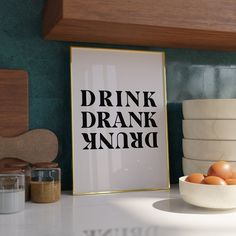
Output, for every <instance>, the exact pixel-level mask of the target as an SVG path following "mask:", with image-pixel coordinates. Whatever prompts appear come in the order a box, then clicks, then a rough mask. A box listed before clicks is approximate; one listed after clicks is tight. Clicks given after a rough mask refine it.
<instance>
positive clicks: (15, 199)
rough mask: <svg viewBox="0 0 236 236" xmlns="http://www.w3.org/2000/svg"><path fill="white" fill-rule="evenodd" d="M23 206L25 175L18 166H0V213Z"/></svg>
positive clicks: (18, 209)
mask: <svg viewBox="0 0 236 236" xmlns="http://www.w3.org/2000/svg"><path fill="white" fill-rule="evenodd" d="M24 208H25V176H24V174H22V172H21V169H19V168H5V167H4V168H0V214H8V213H15V212H19V211H22V210H23V209H24Z"/></svg>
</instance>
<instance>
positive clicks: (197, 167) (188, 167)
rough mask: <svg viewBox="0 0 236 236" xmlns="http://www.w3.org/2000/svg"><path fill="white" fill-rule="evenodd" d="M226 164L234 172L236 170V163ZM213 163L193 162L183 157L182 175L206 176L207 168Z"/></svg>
mask: <svg viewBox="0 0 236 236" xmlns="http://www.w3.org/2000/svg"><path fill="white" fill-rule="evenodd" d="M227 162H228V163H230V165H231V166H232V168H233V169H234V170H236V161H227ZM214 163H215V161H202V160H193V159H188V158H185V157H183V158H182V167H183V172H184V175H190V174H192V173H196V172H198V173H202V174H207V171H208V169H209V167H210V166H211V165H212V164H214ZM235 198H236V196H235Z"/></svg>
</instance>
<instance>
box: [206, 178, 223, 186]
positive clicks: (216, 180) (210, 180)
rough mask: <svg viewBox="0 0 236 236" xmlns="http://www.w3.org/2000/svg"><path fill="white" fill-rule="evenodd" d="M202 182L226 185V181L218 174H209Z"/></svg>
mask: <svg viewBox="0 0 236 236" xmlns="http://www.w3.org/2000/svg"><path fill="white" fill-rule="evenodd" d="M202 184H210V185H226V182H225V181H224V180H223V179H221V178H220V177H218V176H207V177H206V178H204V180H203V181H202Z"/></svg>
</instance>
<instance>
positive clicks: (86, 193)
mask: <svg viewBox="0 0 236 236" xmlns="http://www.w3.org/2000/svg"><path fill="white" fill-rule="evenodd" d="M74 49H82V50H92V51H96V52H98V53H99V52H104V51H109V52H111V51H114V52H130V53H142V54H155V55H156V54H159V55H161V57H162V66H163V67H162V73H163V74H162V78H163V81H162V83H163V88H162V89H163V101H164V107H163V108H164V120H165V122H164V126H165V144H166V145H165V153H166V157H165V161H166V162H165V163H166V168H165V173H166V176H165V178H166V179H167V184H166V186H165V187H161V188H130V189H117V190H114V189H113V190H102V191H83V192H78V191H76V190H75V189H76V186H75V182H76V178H78V176H75V156H76V154H75V145H76V144H75V136H74V135H75V132H77V131H76V130H75V129H74V122H75V121H74V117H75V115H76V114H75V109H74V108H75V104H74V102H75V101H74V88H75V84H74V80H73V79H72V77H73V75H72V70H73V68H72V63H73V62H72V50H74ZM70 50H71V53H70V55H71V112H72V114H71V122H72V169H73V170H72V171H73V195H76V196H82V195H96V194H113V193H124V192H137V191H157V190H169V189H170V177H169V155H168V125H167V92H166V66H165V53H164V52H159V51H142V50H128V49H109V48H90V47H79V46H76V47H74V46H72V47H71V48H70Z"/></svg>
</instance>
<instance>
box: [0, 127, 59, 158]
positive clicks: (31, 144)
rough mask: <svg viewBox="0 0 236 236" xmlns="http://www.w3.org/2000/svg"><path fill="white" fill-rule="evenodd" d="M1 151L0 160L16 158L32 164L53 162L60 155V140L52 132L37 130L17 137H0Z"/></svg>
mask: <svg viewBox="0 0 236 236" xmlns="http://www.w3.org/2000/svg"><path fill="white" fill-rule="evenodd" d="M0 150H1V152H0V158H4V157H16V158H19V159H22V160H24V161H27V162H30V163H35V162H51V161H53V160H54V159H55V158H56V157H57V154H58V139H57V136H56V135H55V134H54V133H53V132H52V131H50V130H47V129H35V130H30V131H28V132H26V133H24V134H21V135H19V136H15V137H0Z"/></svg>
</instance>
